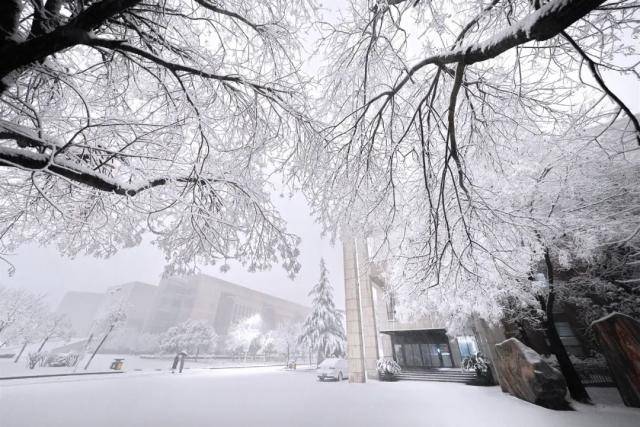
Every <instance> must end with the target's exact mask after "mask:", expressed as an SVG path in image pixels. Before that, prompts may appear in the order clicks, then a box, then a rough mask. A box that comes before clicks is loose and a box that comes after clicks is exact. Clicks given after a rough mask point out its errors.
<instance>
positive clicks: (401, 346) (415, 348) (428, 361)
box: [382, 329, 454, 369]
mask: <svg viewBox="0 0 640 427" xmlns="http://www.w3.org/2000/svg"><path fill="white" fill-rule="evenodd" d="M382 333H383V334H387V335H389V336H390V337H391V344H392V348H393V358H394V360H395V361H396V362H398V364H399V365H400V366H401V367H402V368H404V369H407V368H409V369H433V368H451V367H453V366H454V362H453V357H452V355H451V349H450V347H449V338H448V337H447V334H446V332H445V330H444V329H423V330H414V331H385V332H382Z"/></svg>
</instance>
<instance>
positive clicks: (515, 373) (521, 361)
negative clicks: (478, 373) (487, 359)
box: [495, 338, 569, 409]
mask: <svg viewBox="0 0 640 427" xmlns="http://www.w3.org/2000/svg"><path fill="white" fill-rule="evenodd" d="M496 356H497V357H496V360H495V368H496V370H497V371H498V377H499V380H500V387H501V388H502V391H503V392H505V393H511V394H512V395H514V396H516V397H518V398H520V399H523V400H526V401H527V402H531V403H535V404H536V405H540V406H544V407H545V408H550V409H568V408H569V404H568V402H567V400H566V399H565V395H566V394H567V384H566V383H565V380H564V377H563V376H562V373H560V371H558V370H557V369H555V368H553V367H552V366H550V365H549V364H548V363H547V362H545V361H544V360H543V359H542V357H540V355H539V354H538V353H536V352H535V351H534V350H533V349H531V348H529V347H527V346H526V345H524V344H522V343H521V342H520V341H518V340H517V339H515V338H509V339H508V340H506V341H503V342H501V343H499V344H496Z"/></svg>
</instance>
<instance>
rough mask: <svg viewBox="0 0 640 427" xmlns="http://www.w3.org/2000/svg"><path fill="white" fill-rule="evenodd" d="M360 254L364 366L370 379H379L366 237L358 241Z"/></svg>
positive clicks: (359, 277) (359, 281)
mask: <svg viewBox="0 0 640 427" xmlns="http://www.w3.org/2000/svg"><path fill="white" fill-rule="evenodd" d="M356 254H357V256H358V258H357V259H358V273H359V276H358V279H359V280H358V283H359V288H360V311H361V319H362V339H363V344H364V368H365V372H366V374H367V378H368V379H378V369H377V367H376V364H377V362H378V359H379V350H378V327H377V325H376V311H375V305H374V301H373V290H372V288H371V286H372V283H371V266H370V263H369V250H368V248H367V242H366V240H365V239H358V240H357V241H356Z"/></svg>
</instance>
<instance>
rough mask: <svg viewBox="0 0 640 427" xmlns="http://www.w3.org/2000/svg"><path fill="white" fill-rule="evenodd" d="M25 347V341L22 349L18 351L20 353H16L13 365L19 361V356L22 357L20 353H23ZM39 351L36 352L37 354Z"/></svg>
mask: <svg viewBox="0 0 640 427" xmlns="http://www.w3.org/2000/svg"><path fill="white" fill-rule="evenodd" d="M26 347H27V342H26V341H25V342H24V344H22V348H21V349H20V353H18V355H17V356H16V358H15V360H14V361H13V363H18V360H20V356H22V353H23V352H24V349H25V348H26ZM39 351H40V350H38V352H39Z"/></svg>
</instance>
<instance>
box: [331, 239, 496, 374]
mask: <svg viewBox="0 0 640 427" xmlns="http://www.w3.org/2000/svg"><path fill="white" fill-rule="evenodd" d="M343 251H344V272H345V273H344V274H345V297H346V301H345V305H346V323H347V357H348V359H349V366H350V375H349V380H350V381H351V382H365V381H366V380H367V379H377V377H378V373H377V369H376V362H377V360H378V359H381V358H393V359H394V360H395V361H396V362H398V364H399V365H400V366H401V367H402V368H403V369H405V370H406V369H440V368H459V367H460V365H461V362H462V359H463V358H464V357H466V356H469V355H471V354H474V353H475V352H477V351H478V350H481V351H483V352H484V353H485V354H488V355H489V356H490V357H491V356H493V354H494V350H493V348H494V345H495V343H496V342H500V341H502V340H504V339H505V337H504V334H503V333H502V330H501V329H499V328H491V327H489V326H488V325H486V323H484V322H483V321H481V320H476V322H474V324H473V325H470V327H469V331H468V333H467V334H464V335H460V336H453V335H450V334H449V333H447V330H446V328H445V326H444V324H443V322H441V321H439V319H437V318H436V317H423V318H421V319H418V320H416V321H413V322H402V321H400V320H398V319H397V318H396V312H395V307H394V301H393V296H392V295H390V296H388V297H387V298H385V296H384V292H385V281H384V279H383V277H382V274H381V271H379V268H380V267H379V266H377V265H374V264H372V263H370V261H369V255H368V245H367V241H366V240H365V239H347V240H345V241H344V242H343Z"/></svg>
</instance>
